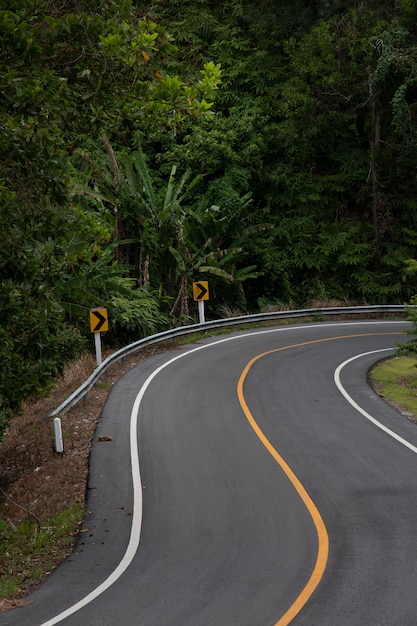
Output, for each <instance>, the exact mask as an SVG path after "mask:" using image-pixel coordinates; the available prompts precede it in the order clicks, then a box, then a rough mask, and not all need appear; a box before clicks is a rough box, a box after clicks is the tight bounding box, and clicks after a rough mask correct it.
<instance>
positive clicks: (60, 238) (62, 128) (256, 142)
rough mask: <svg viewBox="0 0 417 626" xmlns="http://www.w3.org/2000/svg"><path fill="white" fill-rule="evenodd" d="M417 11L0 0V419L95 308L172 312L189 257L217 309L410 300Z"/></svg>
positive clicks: (416, 188)
mask: <svg viewBox="0 0 417 626" xmlns="http://www.w3.org/2000/svg"><path fill="white" fill-rule="evenodd" d="M416 18H417V9H416V7H415V3H413V2H410V1H409V0H396V1H395V2H394V3H392V2H388V0H378V1H377V0H372V1H371V0H370V1H369V2H366V3H365V2H353V1H352V2H349V1H346V0H338V1H334V2H333V1H332V2H330V1H329V0H321V1H320V2H308V1H307V0H291V1H290V0H288V1H285V2H275V1H273V0H262V1H261V2H259V1H257V2H255V1H253V0H226V1H225V2H207V1H206V0H198V1H197V2H196V1H192V0H155V1H154V2H152V3H149V2H144V1H142V0H135V2H131V1H129V0H123V1H121V2H117V3H114V2H106V3H99V4H98V3H96V2H92V1H91V0H81V1H80V2H77V3H75V2H73V1H72V0H68V1H66V2H63V3H61V5H59V6H57V3H55V2H52V0H20V1H19V2H15V3H11V2H7V3H6V5H5V6H3V7H2V8H1V9H0V76H1V83H2V99H1V101H0V203H1V204H0V236H1V238H2V242H3V246H2V248H1V250H0V279H1V283H0V296H1V300H0V332H1V344H0V356H1V357H2V359H3V362H4V368H3V374H2V376H3V378H2V379H1V380H2V381H3V382H2V383H1V385H3V386H2V387H1V388H0V396H1V403H2V404H1V411H2V416H3V419H5V416H6V415H7V416H9V415H11V414H12V413H13V412H14V411H16V410H18V407H19V406H20V402H21V400H22V398H24V397H26V396H27V394H30V393H40V392H41V391H42V390H44V389H45V388H47V386H48V381H50V379H51V376H52V375H53V374H54V372H57V371H59V369H60V368H61V366H62V362H63V360H64V358H65V359H66V358H69V357H70V356H71V355H74V354H76V353H77V351H78V350H79V349H80V346H81V345H82V343H83V340H82V336H84V335H85V334H88V333H87V332H86V330H85V328H86V325H87V324H86V319H87V311H88V309H89V308H90V307H93V306H97V305H102V306H106V307H107V308H108V309H109V314H110V319H111V331H110V333H109V337H108V340H112V341H120V342H125V341H128V340H130V339H132V338H134V339H135V338H137V336H141V335H143V334H149V333H152V332H155V331H156V330H159V329H161V328H163V327H165V326H166V325H169V324H170V323H178V320H175V318H174V317H173V316H174V315H178V316H179V317H178V318H179V319H184V318H185V317H186V316H187V315H188V314H189V304H188V297H189V290H190V283H191V281H192V280H193V279H195V278H198V277H199V276H200V277H201V275H202V274H204V275H205V276H207V275H210V290H211V292H212V294H214V296H215V298H216V299H217V300H218V304H221V305H222V306H223V310H227V309H228V308H229V309H232V308H233V309H234V308H235V305H236V303H238V306H239V308H240V309H241V310H244V309H245V308H247V307H249V308H251V307H253V308H256V307H257V302H258V301H259V298H262V297H263V298H266V299H267V300H268V301H277V300H278V301H281V302H290V301H292V302H295V303H297V304H298V303H299V304H300V305H302V304H303V303H305V302H307V301H308V300H310V299H313V298H318V297H320V298H322V299H329V298H337V299H341V300H350V301H352V300H359V301H363V300H367V301H371V302H375V303H377V302H392V301H394V302H401V301H404V300H405V299H409V298H410V297H411V296H412V294H414V293H415V292H416V289H417V274H416V273H414V272H411V271H405V268H406V263H407V260H408V259H411V258H414V256H415V246H416V244H417V220H416V216H417V203H416V200H415V198H416V196H417V180H416V177H415V163H416V159H417V135H416V132H417V131H416V128H417V123H416V122H417V118H416V112H417V108H416V98H417V83H416V81H417V46H416V45H415V36H416V23H417V20H416ZM138 146H140V149H139V148H138ZM173 164H174V165H173ZM249 278H250V279H251V280H249ZM210 306H212V305H211V303H210V305H209V309H210ZM214 309H215V306H214V304H213V313H214ZM170 311H171V316H169V312H170ZM169 320H170V321H169ZM8 381H10V391H8V384H9V382H8ZM18 381H21V383H19V382H18ZM19 384H20V387H19V388H18V386H19ZM0 430H1V428H0Z"/></svg>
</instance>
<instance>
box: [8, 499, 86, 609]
mask: <svg viewBox="0 0 417 626" xmlns="http://www.w3.org/2000/svg"><path fill="white" fill-rule="evenodd" d="M82 514H83V507H82V505H81V504H80V503H77V504H76V505H75V506H74V507H73V508H72V509H68V510H64V511H62V512H61V513H59V514H58V515H55V516H54V517H52V518H51V519H48V520H45V521H44V524H43V525H42V526H41V527H39V525H38V523H37V522H39V520H37V522H35V521H34V519H33V517H30V518H28V520H26V521H24V522H22V523H21V524H19V525H18V526H15V525H14V524H10V523H8V522H6V520H2V519H0V571H1V575H0V596H1V597H2V598H11V597H13V596H18V595H19V594H20V593H21V591H22V589H23V588H24V587H25V585H26V584H27V583H28V582H29V583H30V582H33V581H35V580H39V579H42V578H44V577H45V576H46V575H47V574H48V573H49V572H50V571H51V570H52V569H53V568H54V567H55V566H56V564H57V563H59V561H60V560H62V559H63V558H64V557H65V556H67V554H68V552H69V550H70V548H71V546H72V544H73V542H74V535H75V534H76V532H77V530H78V527H79V524H80V519H82ZM52 547H53V549H51V548H52Z"/></svg>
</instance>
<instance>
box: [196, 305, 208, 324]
mask: <svg viewBox="0 0 417 626" xmlns="http://www.w3.org/2000/svg"><path fill="white" fill-rule="evenodd" d="M198 318H199V320H200V324H204V322H205V321H206V319H205V316H204V300H199V301H198Z"/></svg>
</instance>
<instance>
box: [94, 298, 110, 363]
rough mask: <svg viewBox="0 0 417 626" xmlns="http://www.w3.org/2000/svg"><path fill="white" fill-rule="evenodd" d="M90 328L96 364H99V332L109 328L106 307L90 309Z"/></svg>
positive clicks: (100, 361)
mask: <svg viewBox="0 0 417 626" xmlns="http://www.w3.org/2000/svg"><path fill="white" fill-rule="evenodd" d="M90 330H91V332H92V333H94V343H95V348H96V360H97V365H101V363H102V360H101V333H102V332H103V333H104V332H106V331H107V330H109V320H108V316H107V309H91V310H90Z"/></svg>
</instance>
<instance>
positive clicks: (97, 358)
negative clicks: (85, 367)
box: [94, 333, 101, 367]
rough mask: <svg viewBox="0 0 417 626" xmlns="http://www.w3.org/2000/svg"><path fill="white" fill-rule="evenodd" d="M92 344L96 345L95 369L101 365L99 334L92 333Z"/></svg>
mask: <svg viewBox="0 0 417 626" xmlns="http://www.w3.org/2000/svg"><path fill="white" fill-rule="evenodd" d="M94 343H95V345H96V360H97V367H98V366H99V365H101V333H94Z"/></svg>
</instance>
